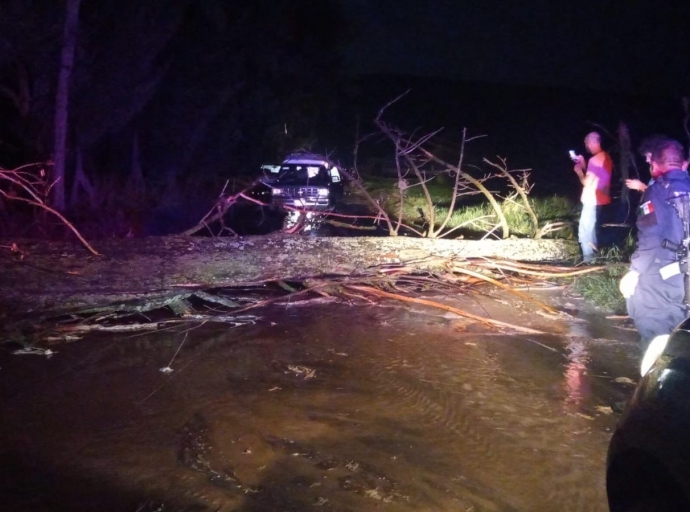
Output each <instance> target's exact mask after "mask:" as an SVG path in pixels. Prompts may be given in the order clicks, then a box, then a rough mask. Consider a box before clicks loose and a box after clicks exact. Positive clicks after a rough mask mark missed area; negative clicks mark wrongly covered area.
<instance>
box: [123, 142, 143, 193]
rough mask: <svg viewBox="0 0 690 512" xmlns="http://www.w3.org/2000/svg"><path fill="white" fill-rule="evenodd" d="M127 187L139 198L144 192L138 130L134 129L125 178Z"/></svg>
mask: <svg viewBox="0 0 690 512" xmlns="http://www.w3.org/2000/svg"><path fill="white" fill-rule="evenodd" d="M127 189H128V191H129V193H130V194H131V195H132V196H133V197H136V198H137V199H141V198H142V197H143V196H144V194H145V193H146V182H145V181H144V172H143V171H142V169H141V150H140V148H139V132H138V131H136V130H135V131H134V133H133V134H132V162H131V168H130V171H129V179H128V180H127Z"/></svg>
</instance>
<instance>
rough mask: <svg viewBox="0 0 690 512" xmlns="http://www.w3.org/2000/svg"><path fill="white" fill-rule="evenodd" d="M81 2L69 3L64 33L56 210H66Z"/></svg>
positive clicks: (57, 125) (57, 118)
mask: <svg viewBox="0 0 690 512" xmlns="http://www.w3.org/2000/svg"><path fill="white" fill-rule="evenodd" d="M80 4H81V0H67V7H66V9H67V12H66V16H65V26H64V32H63V37H64V39H63V43H62V55H61V56H60V74H59V76H58V84H57V95H56V98H55V147H54V152H53V162H54V167H53V179H54V180H55V181H56V183H55V186H54V187H53V206H54V207H55V209H56V210H59V211H63V210H64V209H65V186H66V185H65V162H66V160H67V127H68V119H69V83H70V78H71V76H72V68H73V67H74V51H75V47H76V44H77V27H78V24H79V6H80Z"/></svg>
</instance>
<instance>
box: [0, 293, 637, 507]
mask: <svg viewBox="0 0 690 512" xmlns="http://www.w3.org/2000/svg"><path fill="white" fill-rule="evenodd" d="M550 293H551V295H552V296H551V297H550V299H553V300H556V301H558V300H560V302H561V306H562V307H564V308H566V309H569V311H570V313H573V314H574V315H575V316H572V317H566V316H561V317H558V318H551V317H548V316H544V315H541V314H538V313H537V312H536V311H535V309H534V307H532V306H531V305H530V306H527V305H525V304H521V303H516V302H514V301H512V300H500V301H496V300H494V299H486V300H481V301H478V300H475V299H472V300H469V299H466V301H467V303H466V304H464V305H463V307H466V308H468V309H470V310H473V311H475V312H478V313H479V312H483V313H484V314H487V315H490V316H492V317H495V318H499V319H502V320H505V321H511V322H514V323H518V324H520V325H523V326H527V325H529V326H530V327H532V328H535V329H541V330H544V331H546V332H547V334H535V335H525V334H508V333H500V332H496V331H491V330H488V329H486V328H484V327H482V328H479V327H477V326H475V325H471V324H467V323H466V322H464V321H462V320H460V319H458V318H457V317H454V316H453V315H449V314H443V312H440V311H434V310H430V309H428V308H422V307H409V306H399V305H396V304H386V305H384V306H374V305H372V306H349V305H346V304H335V303H310V304H302V305H299V304H296V305H292V306H279V307H278V306H274V307H272V308H271V309H267V310H262V311H260V312H259V311H257V313H256V314H257V315H259V316H260V319H259V320H258V321H257V322H256V323H254V324H250V325H244V326H239V327H234V328H233V327H229V326H226V325H222V324H214V325H209V324H207V325H204V326H201V327H198V328H195V329H192V330H189V332H187V333H184V332H182V331H177V332H167V331H164V332H157V333H155V334H146V335H136V336H131V335H117V336H113V335H108V336H104V335H99V336H91V337H89V338H85V339H83V340H82V341H79V342H75V343H72V344H68V345H61V346H58V347H56V348H55V349H56V351H57V353H56V354H55V355H53V356H52V357H50V358H46V357H44V356H37V355H23V356H19V355H13V354H12V353H11V350H10V348H9V347H0V349H2V350H1V352H0V401H1V404H2V422H1V426H0V435H1V441H0V442H1V445H0V463H1V464H2V468H3V478H2V479H1V480H0V503H1V504H2V506H0V508H2V509H3V510H13V511H15V510H32V511H44V510H45V511H57V510H65V511H82V510H84V511H92V510H93V511H96V510H97V511H132V512H134V511H305V510H314V511H321V510H323V511H329V510H330V511H370V510H371V511H373V510H376V511H391V512H394V511H463V512H465V511H501V512H508V511H545V512H546V511H548V512H553V511H606V510H608V508H607V505H606V492H605V477H604V466H605V457H606V449H607V446H608V442H609V438H610V435H611V432H612V429H613V428H614V426H615V423H616V421H617V419H618V417H619V415H618V413H617V412H615V411H614V410H612V406H613V405H614V404H615V403H616V402H619V401H622V400H625V399H626V398H627V397H628V396H629V395H630V393H631V392H632V389H633V386H632V385H631V384H630V383H629V382H628V383H626V382H623V381H624V380H625V379H621V377H627V378H629V379H632V380H636V372H637V366H636V365H637V359H638V354H637V352H636V345H635V339H634V338H635V336H634V333H633V332H632V331H630V330H626V329H624V328H621V326H622V325H623V324H622V323H621V321H620V320H615V319H606V318H605V317H604V316H603V314H600V313H595V312H590V313H587V312H584V311H582V310H580V309H581V308H580V306H578V304H577V301H576V300H575V299H573V300H575V302H574V303H572V300H566V299H563V298H562V297H558V296H559V295H560V294H561V292H560V291H557V292H550ZM456 304H457V303H456ZM185 336H186V338H185ZM183 340H184V343H183V344H182V345H181V343H182V341H183ZM180 347H181V348H180ZM3 348H4V349H3ZM171 360H172V362H171ZM166 367H170V368H171V369H172V372H162V371H160V370H161V369H163V368H166ZM616 378H618V381H617V382H616ZM614 409H615V407H614Z"/></svg>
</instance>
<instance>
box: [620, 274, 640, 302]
mask: <svg viewBox="0 0 690 512" xmlns="http://www.w3.org/2000/svg"><path fill="white" fill-rule="evenodd" d="M639 280H640V274H639V273H638V272H636V271H635V270H629V271H628V272H627V273H626V274H625V275H624V276H623V278H622V279H621V282H620V283H619V284H618V289H619V290H620V291H621V294H622V295H623V297H624V298H626V299H629V298H630V297H632V296H633V294H634V293H635V288H637V282H638V281H639Z"/></svg>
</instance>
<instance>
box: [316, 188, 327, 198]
mask: <svg viewBox="0 0 690 512" xmlns="http://www.w3.org/2000/svg"><path fill="white" fill-rule="evenodd" d="M318 194H319V197H328V189H327V188H320V189H319V191H318Z"/></svg>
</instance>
